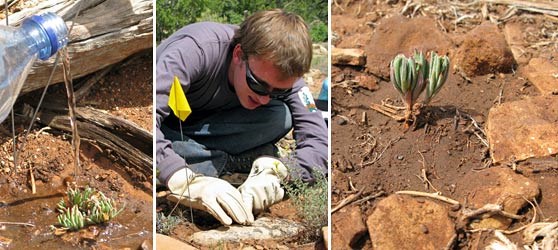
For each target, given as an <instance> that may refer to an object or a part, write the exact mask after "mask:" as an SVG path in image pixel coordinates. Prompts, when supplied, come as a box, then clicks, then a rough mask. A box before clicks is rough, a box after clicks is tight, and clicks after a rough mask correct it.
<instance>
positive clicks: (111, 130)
mask: <svg viewBox="0 0 558 250" xmlns="http://www.w3.org/2000/svg"><path fill="white" fill-rule="evenodd" d="M41 110H42V111H41V112H40V113H39V121H40V122H41V123H43V124H45V125H48V126H49V127H51V128H54V129H58V130H62V131H65V132H69V133H71V127H70V118H69V117H68V115H67V110H66V108H64V107H62V106H56V107H55V106H51V107H50V108H42V109H41ZM76 116H77V126H78V130H79V135H80V137H81V138H84V139H88V140H91V141H93V143H96V144H97V145H98V146H100V147H101V148H102V149H103V150H105V152H107V153H109V155H110V156H112V157H111V158H114V160H116V161H118V162H120V163H121V165H122V166H124V168H125V170H126V171H127V172H128V173H129V174H130V176H132V178H134V179H136V180H140V181H148V180H151V178H152V175H153V167H152V163H153V160H152V157H151V155H152V152H153V151H152V145H153V144H152V141H153V137H152V135H151V133H150V132H149V131H147V130H144V129H142V128H140V127H139V126H137V125H136V124H134V123H132V122H129V121H127V120H124V119H122V118H119V117H116V116H112V115H110V114H108V113H107V112H104V111H101V110H97V109H94V108H90V107H78V108H76Z"/></svg>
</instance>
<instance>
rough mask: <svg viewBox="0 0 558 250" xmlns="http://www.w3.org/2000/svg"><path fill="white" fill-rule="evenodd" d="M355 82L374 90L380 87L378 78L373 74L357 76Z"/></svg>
mask: <svg viewBox="0 0 558 250" xmlns="http://www.w3.org/2000/svg"><path fill="white" fill-rule="evenodd" d="M355 82H357V84H358V85H359V86H361V87H363V88H365V89H368V90H371V91H374V90H377V89H378V80H376V78H375V77H373V76H366V75H360V76H356V77H355Z"/></svg>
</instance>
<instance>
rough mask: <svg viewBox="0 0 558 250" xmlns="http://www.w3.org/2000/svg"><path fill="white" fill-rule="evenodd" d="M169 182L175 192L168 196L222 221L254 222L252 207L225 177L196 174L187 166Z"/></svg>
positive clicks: (223, 222) (244, 223)
mask: <svg viewBox="0 0 558 250" xmlns="http://www.w3.org/2000/svg"><path fill="white" fill-rule="evenodd" d="M167 186H168V188H169V190H170V191H171V192H172V194H170V195H169V196H168V197H167V199H169V200H171V201H174V202H180V203H181V204H183V205H185V206H189V207H192V208H195V209H199V210H203V211H206V212H208V213H210V214H211V215H213V217H215V218H216V219H218V220H219V221H220V222H221V223H222V224H223V225H227V226H228V225H230V224H232V221H233V220H234V221H235V222H237V223H239V224H242V225H249V224H252V223H253V222H254V215H253V214H252V209H251V207H248V206H245V205H244V202H243V201H242V196H241V194H240V192H238V190H236V189H235V188H234V187H233V186H232V185H231V184H230V183H228V182H226V181H224V180H221V179H219V178H214V177H207V176H202V175H196V174H195V173H194V172H192V170H190V169H187V168H184V169H181V170H179V171H177V172H176V173H174V174H173V175H172V176H171V177H170V179H169V181H168V184H167ZM188 187H189V189H188ZM231 217H232V219H231Z"/></svg>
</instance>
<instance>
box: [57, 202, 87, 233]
mask: <svg viewBox="0 0 558 250" xmlns="http://www.w3.org/2000/svg"><path fill="white" fill-rule="evenodd" d="M58 223H60V225H62V227H63V228H64V229H66V230H70V231H76V230H79V229H80V228H83V227H84V226H85V219H84V217H83V214H82V213H81V211H79V207H78V206H77V205H74V206H73V207H70V208H68V209H66V210H65V212H64V213H62V214H60V215H58Z"/></svg>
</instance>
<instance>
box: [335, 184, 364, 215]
mask: <svg viewBox="0 0 558 250" xmlns="http://www.w3.org/2000/svg"><path fill="white" fill-rule="evenodd" d="M363 191H364V190H360V191H358V193H356V194H351V195H349V196H347V197H345V198H344V199H343V200H341V201H340V202H339V204H338V205H337V206H335V207H334V208H333V209H331V214H333V213H335V212H337V210H339V209H341V208H343V207H345V206H346V205H349V204H350V203H352V202H353V201H355V200H356V199H358V197H360V195H361V194H362V192H363Z"/></svg>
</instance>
